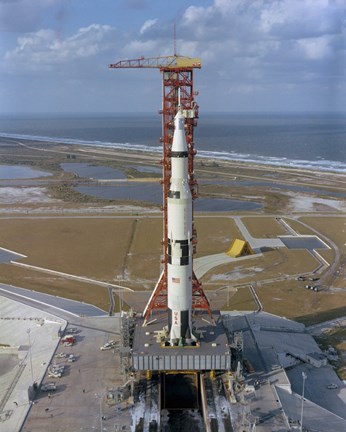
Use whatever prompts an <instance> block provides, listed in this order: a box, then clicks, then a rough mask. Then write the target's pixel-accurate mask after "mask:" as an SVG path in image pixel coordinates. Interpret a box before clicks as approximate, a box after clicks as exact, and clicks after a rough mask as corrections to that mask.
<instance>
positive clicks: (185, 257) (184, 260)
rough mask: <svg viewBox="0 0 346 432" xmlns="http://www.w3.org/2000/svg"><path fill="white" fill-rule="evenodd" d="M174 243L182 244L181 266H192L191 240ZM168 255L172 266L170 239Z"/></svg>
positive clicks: (169, 241)
mask: <svg viewBox="0 0 346 432" xmlns="http://www.w3.org/2000/svg"><path fill="white" fill-rule="evenodd" d="M174 243H179V244H180V265H181V266H184V265H188V264H190V260H189V258H190V254H189V251H190V245H189V240H175V241H174ZM167 255H168V263H169V264H172V240H171V239H170V238H169V239H168V247H167Z"/></svg>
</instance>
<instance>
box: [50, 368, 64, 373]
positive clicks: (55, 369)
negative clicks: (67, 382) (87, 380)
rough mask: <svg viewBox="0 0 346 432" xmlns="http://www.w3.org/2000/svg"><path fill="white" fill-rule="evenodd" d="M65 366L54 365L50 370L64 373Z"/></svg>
mask: <svg viewBox="0 0 346 432" xmlns="http://www.w3.org/2000/svg"><path fill="white" fill-rule="evenodd" d="M64 369H65V368H64V367H52V368H50V370H49V372H52V373H63V372H64Z"/></svg>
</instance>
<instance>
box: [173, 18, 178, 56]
mask: <svg viewBox="0 0 346 432" xmlns="http://www.w3.org/2000/svg"><path fill="white" fill-rule="evenodd" d="M173 52H174V57H176V56H177V24H176V22H175V21H174V24H173Z"/></svg>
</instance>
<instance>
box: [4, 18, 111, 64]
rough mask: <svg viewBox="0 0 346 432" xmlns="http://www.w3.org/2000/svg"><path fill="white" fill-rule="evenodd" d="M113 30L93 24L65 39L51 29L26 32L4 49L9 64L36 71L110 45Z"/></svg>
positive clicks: (99, 50)
mask: <svg viewBox="0 0 346 432" xmlns="http://www.w3.org/2000/svg"><path fill="white" fill-rule="evenodd" d="M113 32H114V29H113V28H112V27H111V26H108V25H100V24H92V25H90V26H88V27H83V28H80V29H79V30H78V31H77V33H75V34H74V35H72V36H69V37H66V38H65V39H60V38H59V37H58V35H57V33H56V32H55V31H53V30H51V29H44V30H39V31H37V32H34V33H27V34H25V35H24V36H20V37H19V38H18V40H17V46H16V48H14V49H13V50H11V51H7V52H6V53H5V56H4V60H5V63H6V65H7V66H8V67H17V66H18V65H19V64H20V65H21V66H20V67H21V69H28V70H33V71H35V70H42V69H46V70H47V69H53V68H54V67H56V66H57V65H62V64H69V63H70V62H75V61H78V59H82V58H88V57H93V56H96V55H97V54H98V53H100V52H101V51H103V50H106V49H109V43H107V40H108V39H109V42H110V39H111V38H110V36H111V35H113Z"/></svg>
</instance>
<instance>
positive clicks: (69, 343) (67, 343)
mask: <svg viewBox="0 0 346 432" xmlns="http://www.w3.org/2000/svg"><path fill="white" fill-rule="evenodd" d="M72 345H73V343H71V342H64V347H69V346H72Z"/></svg>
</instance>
